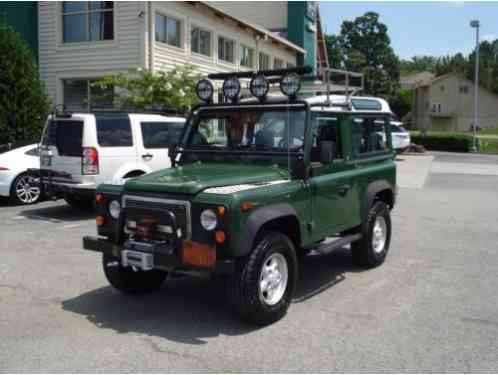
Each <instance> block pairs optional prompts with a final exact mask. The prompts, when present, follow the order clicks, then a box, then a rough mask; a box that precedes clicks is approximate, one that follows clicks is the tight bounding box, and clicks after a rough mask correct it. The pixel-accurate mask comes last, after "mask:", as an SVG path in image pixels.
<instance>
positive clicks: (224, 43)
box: [218, 36, 235, 64]
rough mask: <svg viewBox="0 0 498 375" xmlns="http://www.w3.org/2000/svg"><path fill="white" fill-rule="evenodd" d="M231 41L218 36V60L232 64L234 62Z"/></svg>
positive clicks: (232, 43) (232, 42)
mask: <svg viewBox="0 0 498 375" xmlns="http://www.w3.org/2000/svg"><path fill="white" fill-rule="evenodd" d="M234 46H235V42H234V41H233V40H230V39H227V38H224V37H222V36H220V37H219V38H218V59H220V60H223V61H227V62H229V63H232V64H233V62H234V61H235V57H234V52H235V50H234Z"/></svg>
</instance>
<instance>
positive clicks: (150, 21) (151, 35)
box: [147, 1, 154, 73]
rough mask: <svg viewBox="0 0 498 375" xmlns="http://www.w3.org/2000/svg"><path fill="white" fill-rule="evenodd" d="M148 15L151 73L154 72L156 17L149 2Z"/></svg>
mask: <svg viewBox="0 0 498 375" xmlns="http://www.w3.org/2000/svg"><path fill="white" fill-rule="evenodd" d="M147 14H148V26H149V30H148V34H149V42H148V44H149V50H148V53H149V71H150V72H151V73H153V72H154V28H153V21H154V15H153V14H152V2H151V1H147Z"/></svg>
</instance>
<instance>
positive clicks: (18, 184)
mask: <svg viewBox="0 0 498 375" xmlns="http://www.w3.org/2000/svg"><path fill="white" fill-rule="evenodd" d="M40 196H41V189H40V186H39V185H38V184H36V183H33V181H32V178H31V177H30V176H28V175H27V174H26V173H22V174H20V175H19V176H17V177H16V178H15V180H14V182H13V183H12V186H11V188H10V198H11V200H12V202H13V203H14V204H34V203H36V202H38V201H39V200H40Z"/></svg>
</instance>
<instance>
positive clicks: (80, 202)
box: [64, 194, 95, 211]
mask: <svg viewBox="0 0 498 375" xmlns="http://www.w3.org/2000/svg"><path fill="white" fill-rule="evenodd" d="M64 200H65V201H66V203H67V204H69V205H70V206H71V207H72V208H75V209H77V210H79V211H92V210H93V209H94V208H95V206H94V204H95V201H94V199H92V198H89V197H86V196H80V195H77V194H66V195H65V196H64Z"/></svg>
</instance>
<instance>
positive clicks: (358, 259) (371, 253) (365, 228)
mask: <svg viewBox="0 0 498 375" xmlns="http://www.w3.org/2000/svg"><path fill="white" fill-rule="evenodd" d="M377 218H382V219H383V221H384V223H385V236H384V237H385V241H384V246H382V247H380V246H379V247H378V248H377V249H376V248H375V246H374V243H373V239H374V229H375V225H376V223H377ZM379 223H381V220H380V219H379ZM379 225H381V226H382V224H379ZM361 231H362V235H363V237H362V239H361V240H359V241H356V242H353V243H352V244H351V255H352V257H353V263H354V264H355V265H357V266H362V267H377V266H379V265H381V264H382V263H383V262H384V259H385V258H386V255H387V252H388V251H389V244H390V242H391V215H390V211H389V207H388V206H387V205H386V204H385V203H384V202H381V201H375V202H374V203H373V205H372V206H371V207H370V210H369V212H368V215H367V219H366V221H365V222H364V223H363V225H362V229H361Z"/></svg>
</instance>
